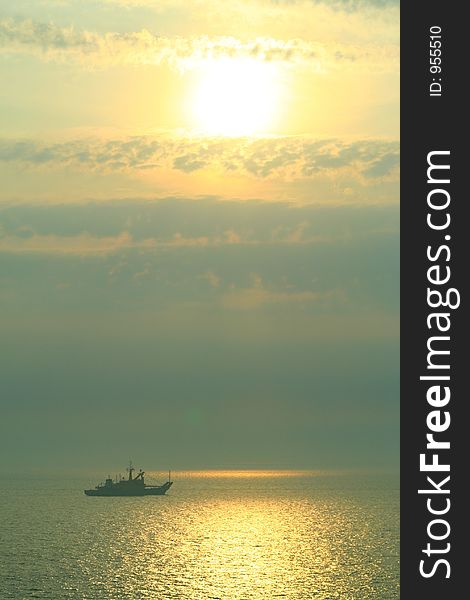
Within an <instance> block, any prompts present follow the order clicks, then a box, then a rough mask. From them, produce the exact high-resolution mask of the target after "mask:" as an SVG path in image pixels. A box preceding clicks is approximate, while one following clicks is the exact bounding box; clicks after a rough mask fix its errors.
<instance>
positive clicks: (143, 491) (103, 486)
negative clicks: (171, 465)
mask: <svg viewBox="0 0 470 600" xmlns="http://www.w3.org/2000/svg"><path fill="white" fill-rule="evenodd" d="M126 470H127V471H128V472H129V476H128V478H127V479H126V478H124V477H121V476H119V478H118V477H116V479H115V480H114V481H113V480H112V479H111V477H109V476H108V478H107V479H106V480H105V482H104V483H100V484H98V485H97V486H96V487H94V488H93V489H90V490H84V492H85V494H86V495H87V496H163V495H164V494H166V492H167V491H168V490H169V489H170V488H171V486H172V485H173V482H172V481H171V471H168V481H166V482H165V483H164V484H162V485H147V484H146V483H145V479H144V475H145V471H142V469H140V470H139V472H138V473H137V475H135V476H134V471H135V469H134V467H133V466H132V463H130V465H129V466H128V467H127V469H126Z"/></svg>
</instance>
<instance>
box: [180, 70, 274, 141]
mask: <svg viewBox="0 0 470 600" xmlns="http://www.w3.org/2000/svg"><path fill="white" fill-rule="evenodd" d="M275 69H276V68H275V66H274V65H272V64H269V63H264V62H261V61H258V60H254V59H243V60H241V59H219V60H214V61H210V62H208V63H207V65H206V66H205V67H204V70H203V72H202V73H201V77H200V79H199V83H198V86H197V89H196V91H195V95H194V98H193V105H192V110H193V114H194V118H195V121H196V123H197V126H198V128H200V129H202V130H203V131H204V132H205V133H208V134H213V135H226V136H239V135H240V136H242V135H255V134H259V133H268V130H269V128H270V127H271V126H272V125H273V121H274V118H275V117H276V113H277V110H278V108H279V89H278V82H277V77H276V75H277V74H276V70H275Z"/></svg>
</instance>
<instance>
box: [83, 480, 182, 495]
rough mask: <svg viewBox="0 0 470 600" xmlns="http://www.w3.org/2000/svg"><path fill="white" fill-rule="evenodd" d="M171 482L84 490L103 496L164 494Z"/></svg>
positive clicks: (89, 493)
mask: <svg viewBox="0 0 470 600" xmlns="http://www.w3.org/2000/svg"><path fill="white" fill-rule="evenodd" d="M172 484H173V482H172V481H168V482H167V483H164V484H163V485H159V486H148V487H147V486H145V487H140V486H139V488H138V489H116V488H117V487H118V486H116V487H114V486H113V487H109V488H106V487H100V488H95V489H92V490H85V494H86V495H87V496H105V497H108V498H109V497H116V496H164V495H165V494H166V492H167V491H168V490H169V489H170V487H171V486H172Z"/></svg>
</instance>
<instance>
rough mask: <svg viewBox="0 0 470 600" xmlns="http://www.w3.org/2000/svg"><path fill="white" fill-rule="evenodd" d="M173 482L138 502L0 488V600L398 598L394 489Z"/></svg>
mask: <svg viewBox="0 0 470 600" xmlns="http://www.w3.org/2000/svg"><path fill="white" fill-rule="evenodd" d="M172 478H173V480H174V481H175V483H174V485H173V487H172V489H171V490H170V492H169V493H168V495H167V496H163V497H158V496H154V497H145V498H91V497H87V496H85V495H84V494H83V489H84V488H85V487H90V486H91V485H92V484H93V485H94V484H95V483H98V481H94V479H93V478H92V477H88V478H85V479H83V480H79V479H77V480H72V479H57V480H52V479H38V478H35V479H32V480H28V481H26V480H20V479H18V478H11V479H10V480H9V481H7V482H5V480H3V481H2V489H1V490H0V519H1V532H0V535H1V545H0V598H1V599H2V600H7V599H8V598H15V599H22V598H51V599H54V600H56V599H57V600H59V599H62V598H64V599H65V598H67V599H97V600H108V599H109V600H111V599H116V600H127V599H147V598H149V599H160V598H178V599H182V600H184V599H188V600H204V599H206V598H207V599H209V598H211V599H215V598H220V599H224V600H225V599H227V600H238V599H240V600H241V599H248V598H255V599H268V600H269V599H271V598H286V599H294V598H295V599H299V600H300V599H302V600H304V599H308V598H315V599H319V600H320V599H321V600H332V599H336V598H338V599H341V600H353V599H354V600H368V599H381V600H394V599H395V598H397V599H398V598H399V505H398V485H397V480H396V479H394V478H391V477H385V476H380V477H379V476H371V475H369V476H364V475H361V476H352V475H350V474H348V475H332V474H329V475H328V474H323V475H318V474H317V475H315V474H306V473H299V472H297V473H295V472H283V473H282V472H277V473H276V472H258V473H247V472H238V473H224V472H201V473H174V475H173V477H172ZM152 479H153V481H152ZM159 479H162V478H159ZM156 481H158V479H156V478H155V479H154V478H149V480H148V482H149V483H153V482H156Z"/></svg>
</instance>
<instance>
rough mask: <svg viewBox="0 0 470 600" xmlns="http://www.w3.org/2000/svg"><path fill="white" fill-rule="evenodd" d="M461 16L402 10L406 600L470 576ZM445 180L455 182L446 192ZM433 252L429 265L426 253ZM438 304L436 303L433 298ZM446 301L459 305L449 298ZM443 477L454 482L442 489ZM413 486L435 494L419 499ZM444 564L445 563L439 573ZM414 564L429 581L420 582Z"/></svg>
mask: <svg viewBox="0 0 470 600" xmlns="http://www.w3.org/2000/svg"><path fill="white" fill-rule="evenodd" d="M463 8H464V4H463V3H458V2H442V1H436V0H428V2H422V3H418V2H407V3H402V8H401V598H403V599H405V600H417V599H420V598H426V599H427V600H433V599H434V598H436V599H437V598H439V599H444V598H445V599H450V598H460V597H462V594H463V595H464V596H465V592H463V591H462V590H466V589H467V588H468V584H467V583H466V579H467V577H470V569H469V568H468V567H467V566H466V563H467V560H466V558H467V557H466V556H465V554H464V552H465V551H464V547H465V546H466V544H465V541H466V532H467V529H468V525H467V520H466V519H465V512H466V511H465V509H466V508H467V506H469V505H470V502H469V497H467V494H469V495H470V492H466V491H465V489H464V486H465V480H466V470H467V469H466V468H465V463H466V460H467V458H466V457H470V452H469V450H468V447H467V443H466V441H467V440H469V441H470V428H469V422H468V420H467V416H466V415H467V410H466V404H467V403H468V402H469V399H468V392H466V389H465V377H466V374H467V372H468V373H470V364H469V360H468V356H469V341H467V338H466V329H465V327H464V325H465V317H466V314H465V313H466V312H467V298H468V293H467V291H468V284H467V282H466V279H468V271H469V269H468V267H467V262H468V261H469V258H470V252H469V248H468V246H469V244H468V242H469V241H470V229H469V227H468V224H467V221H466V219H465V214H466V213H467V211H466V208H467V205H470V198H469V192H468V191H467V190H466V189H465V188H464V182H465V181H466V180H467V177H468V174H470V167H467V165H466V164H465V163H466V159H467V151H466V148H464V144H465V145H466V137H467V136H468V132H469V129H470V128H469V119H468V118H467V112H469V109H468V108H467V107H466V108H465V109H464V103H465V104H466V105H468V104H469V103H468V101H467V100H466V93H465V92H464V89H465V87H466V79H467V77H468V75H467V73H468V72H469V69H468V67H467V63H468V52H466V51H465V48H466V44H467V40H468V38H469V33H468V32H467V31H466V29H468V22H466V19H465V17H464V14H463V12H464V11H463ZM439 36H440V37H439ZM436 41H440V42H441V43H440V44H438V43H436ZM436 50H439V51H436ZM436 58H438V59H439V60H436ZM436 67H439V68H436ZM431 94H438V95H431ZM436 151H439V152H441V154H434V155H432V157H431V161H433V162H434V163H435V164H439V165H446V164H448V165H450V169H449V170H445V169H439V168H437V169H434V170H432V171H431V172H430V175H431V179H435V180H439V181H440V183H438V182H434V183H432V182H431V183H430V182H428V177H427V169H428V166H429V164H428V156H429V153H430V152H436ZM447 151H448V152H449V153H448V154H445V152H447ZM447 177H448V178H449V179H450V182H449V183H443V181H444V180H445V179H446V178H447ZM432 189H436V190H445V191H436V192H435V193H433V194H432V196H431V203H432V204H436V205H437V204H439V202H440V203H441V204H442V205H445V204H446V201H447V198H448V196H447V194H448V195H449V197H450V203H449V206H448V207H446V208H445V209H431V208H430V207H429V205H428V194H429V192H430V191H431V190H432ZM428 213H432V214H431V217H430V218H431V222H432V223H434V224H435V225H437V226H438V227H440V226H443V225H444V224H445V223H446V222H447V218H449V219H450V222H449V225H448V227H446V228H444V229H432V228H431V227H430V226H429V224H428V223H427V218H428ZM447 214H448V215H449V216H448V217H447V216H446V215H447ZM441 246H442V247H445V246H447V247H448V248H449V252H448V251H447V250H446V249H445V248H443V249H442V250H441V251H440V253H439V254H438V257H437V258H435V257H436V255H437V250H438V249H439V248H440V247H441ZM428 247H430V248H431V250H430V254H431V256H432V257H434V258H435V260H434V261H433V260H430V259H429V257H428V256H427V249H428ZM449 253H450V256H449ZM436 264H439V265H440V267H439V269H440V270H434V271H432V272H431V277H433V278H437V279H439V280H442V279H445V277H444V275H446V276H447V274H448V273H449V272H450V279H449V281H448V282H446V283H439V284H430V283H429V281H428V269H429V268H430V267H431V266H434V265H436ZM446 267H449V269H450V271H448V270H447V269H446ZM466 267H467V268H466ZM437 275H439V276H438V277H437ZM428 287H430V288H432V289H437V290H440V291H441V292H442V294H443V295H444V296H445V294H446V292H447V290H448V289H450V288H455V289H457V290H458V291H459V293H460V297H461V304H460V306H459V307H458V308H455V309H454V308H449V307H446V306H440V307H437V308H435V309H433V308H431V307H430V306H429V305H428V299H427V288H428ZM437 297H438V296H437V295H434V296H433V300H436V299H437ZM451 297H452V301H455V299H456V294H451ZM452 301H451V302H450V303H451V304H452ZM436 303H437V302H436ZM454 304H455V302H454ZM433 312H439V313H443V314H447V315H448V318H447V317H445V316H444V317H442V318H441V320H440V321H439V323H440V325H441V326H442V327H443V328H444V326H445V325H446V324H448V323H449V322H450V323H451V325H450V328H449V330H448V331H446V332H442V331H439V330H438V328H437V319H436V318H431V321H430V323H428V322H427V319H428V317H429V315H430V314H431V313H433ZM429 324H431V327H429ZM432 336H448V337H449V338H450V340H442V339H441V340H434V341H432V342H431V347H432V348H434V349H438V348H439V349H441V350H450V354H441V355H433V356H432V357H431V359H432V360H431V363H433V364H435V365H436V364H437V366H439V365H440V366H445V365H446V364H448V365H449V366H450V368H449V369H445V368H442V369H440V368H431V369H430V368H429V363H428V358H429V357H428V352H429V349H428V347H427V344H428V343H429V338H430V337H432ZM420 376H428V377H430V376H448V377H450V380H444V379H442V380H435V381H431V380H420ZM438 384H440V385H442V386H448V387H449V389H450V393H451V397H450V401H449V402H448V403H447V404H446V405H445V406H444V405H443V406H442V407H439V410H440V414H439V416H436V415H434V416H431V417H429V413H430V412H431V411H433V410H437V408H436V406H431V405H430V404H429V402H428V400H427V390H428V388H429V387H431V386H432V385H438ZM441 389H442V388H441ZM434 398H436V396H434ZM446 411H447V412H448V413H449V416H450V419H451V421H450V426H449V427H448V428H447V429H445V430H443V431H441V432H439V433H434V439H435V440H440V441H443V442H446V441H449V442H450V449H439V451H437V450H432V449H431V450H430V449H427V448H426V444H427V442H428V440H427V438H426V435H427V434H428V433H432V431H431V430H430V429H429V423H430V424H431V425H432V426H434V427H435V428H436V427H438V426H441V425H442V428H444V425H445V418H446V415H445V412H446ZM427 419H430V421H429V422H427ZM422 453H427V459H426V461H427V462H428V463H429V462H430V461H431V460H432V455H433V453H437V454H438V458H437V460H438V462H439V464H441V463H442V464H447V463H448V464H449V465H450V471H449V472H440V471H435V472H430V471H428V472H422V471H420V454H422ZM449 475H450V480H449V481H448V482H447V483H445V484H442V481H443V480H444V479H445V478H446V477H447V476H449ZM427 476H429V477H431V478H432V479H433V481H434V484H432V483H430V482H429V481H428V480H427ZM419 489H423V490H426V489H428V490H431V492H434V493H429V494H426V493H423V494H418V490H419ZM439 490H441V491H442V490H448V492H449V493H447V492H445V493H444V492H442V493H441V491H439ZM449 503H450V504H449ZM447 508H448V510H447V511H446V512H444V511H445V510H446V509H447ZM430 509H431V510H433V511H435V513H434V514H432V513H431V512H430ZM438 512H439V513H440V514H437V513H438ZM432 521H435V522H434V523H431V522H432ZM443 521H445V522H443ZM446 523H447V524H446ZM430 535H431V537H430ZM434 538H436V539H434ZM428 544H429V546H428ZM439 560H442V561H443V562H440V563H439V564H437V561H439ZM421 561H424V563H421ZM444 561H447V562H444ZM447 563H448V565H447ZM420 564H421V565H422V570H423V571H424V573H426V574H427V575H428V576H427V577H425V576H423V574H422V573H420ZM434 569H435V570H434ZM433 571H434V572H433ZM431 573H433V574H432V575H430V574H431ZM449 573H450V577H448V578H447V577H446V575H448V574H449Z"/></svg>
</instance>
